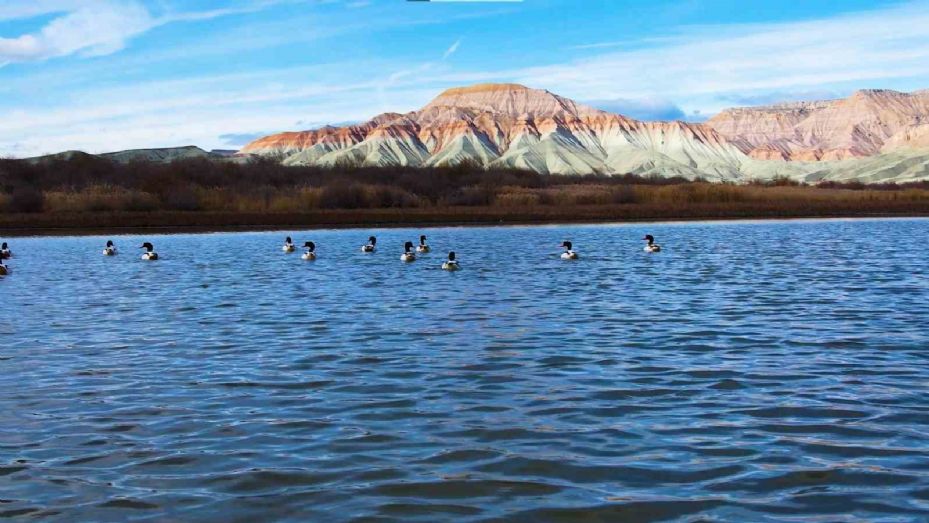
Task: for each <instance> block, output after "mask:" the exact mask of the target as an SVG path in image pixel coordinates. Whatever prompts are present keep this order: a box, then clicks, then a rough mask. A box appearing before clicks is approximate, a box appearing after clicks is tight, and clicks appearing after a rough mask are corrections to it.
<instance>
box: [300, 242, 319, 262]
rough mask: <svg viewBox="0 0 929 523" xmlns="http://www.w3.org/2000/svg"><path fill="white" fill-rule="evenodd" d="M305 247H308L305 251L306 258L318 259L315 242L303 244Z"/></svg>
mask: <svg viewBox="0 0 929 523" xmlns="http://www.w3.org/2000/svg"><path fill="white" fill-rule="evenodd" d="M303 247H304V248H305V249H306V252H304V253H303V256H301V258H303V259H304V260H315V259H316V244H315V243H313V242H306V243H304V244H303Z"/></svg>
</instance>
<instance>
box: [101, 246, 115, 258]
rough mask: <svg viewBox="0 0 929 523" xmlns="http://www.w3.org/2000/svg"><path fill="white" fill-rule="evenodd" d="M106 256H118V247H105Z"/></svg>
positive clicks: (104, 253)
mask: <svg viewBox="0 0 929 523" xmlns="http://www.w3.org/2000/svg"><path fill="white" fill-rule="evenodd" d="M103 255H104V256H116V247H107V248H105V249H103Z"/></svg>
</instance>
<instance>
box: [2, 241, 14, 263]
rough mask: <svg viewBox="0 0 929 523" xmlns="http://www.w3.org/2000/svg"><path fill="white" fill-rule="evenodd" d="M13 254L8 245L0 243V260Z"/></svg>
mask: <svg viewBox="0 0 929 523" xmlns="http://www.w3.org/2000/svg"><path fill="white" fill-rule="evenodd" d="M11 256H13V251H11V250H10V247H9V246H8V245H7V244H6V242H3V245H0V260H6V259H8V258H10V257H11Z"/></svg>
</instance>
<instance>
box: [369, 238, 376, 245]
mask: <svg viewBox="0 0 929 523" xmlns="http://www.w3.org/2000/svg"><path fill="white" fill-rule="evenodd" d="M368 243H370V244H371V245H376V244H377V238H375V237H374V236H371V237H370V238H368Z"/></svg>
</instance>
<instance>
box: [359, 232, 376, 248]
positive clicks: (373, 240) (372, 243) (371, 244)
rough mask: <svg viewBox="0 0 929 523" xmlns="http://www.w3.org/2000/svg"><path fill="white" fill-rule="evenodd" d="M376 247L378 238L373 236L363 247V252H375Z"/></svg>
mask: <svg viewBox="0 0 929 523" xmlns="http://www.w3.org/2000/svg"><path fill="white" fill-rule="evenodd" d="M375 245H377V238H375V237H374V236H371V237H370V238H368V243H367V244H365V245H362V246H361V252H374V248H375Z"/></svg>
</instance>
